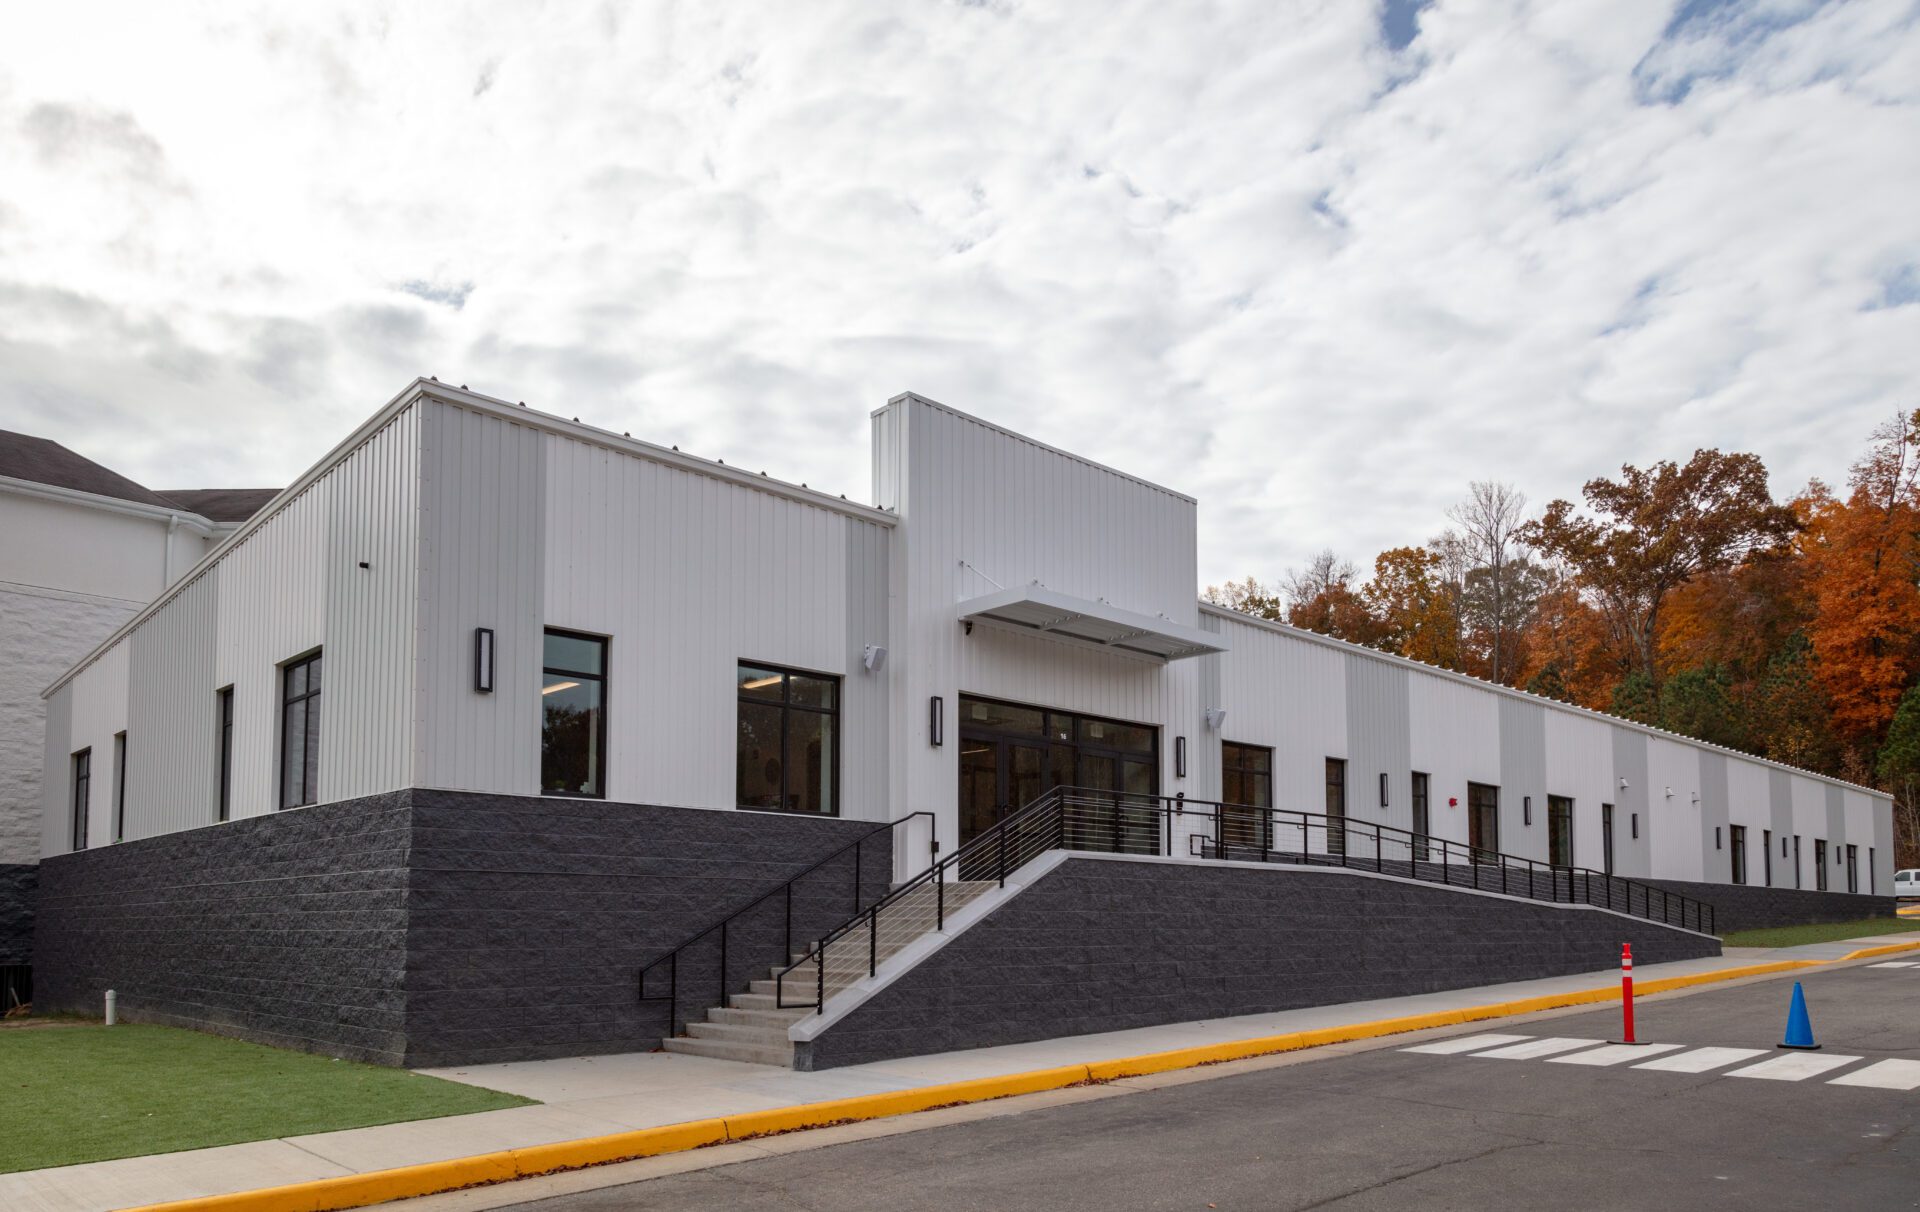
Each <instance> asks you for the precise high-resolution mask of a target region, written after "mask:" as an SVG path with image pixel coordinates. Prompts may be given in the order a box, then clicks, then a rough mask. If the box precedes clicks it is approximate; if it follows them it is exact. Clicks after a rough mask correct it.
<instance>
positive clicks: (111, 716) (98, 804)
mask: <svg viewBox="0 0 1920 1212" xmlns="http://www.w3.org/2000/svg"><path fill="white" fill-rule="evenodd" d="M129 650H130V646H129V645H126V644H116V645H115V646H114V647H113V648H112V649H111V650H109V651H107V652H105V653H103V654H101V657H100V659H99V660H98V661H97V662H95V664H94V667H93V669H90V670H88V673H89V674H92V675H94V676H91V677H89V678H87V679H86V680H84V681H76V682H75V683H74V684H73V685H70V686H67V687H64V688H63V689H62V691H61V693H62V694H64V695H67V696H68V697H67V702H68V704H69V706H70V710H69V714H68V717H67V720H66V725H65V726H66V729H67V733H66V736H65V739H64V741H63V743H64V745H65V746H66V748H65V749H64V750H63V751H62V752H63V753H65V754H69V755H70V754H72V753H73V752H74V751H75V750H77V749H82V748H90V749H92V750H93V756H94V766H93V793H92V795H91V797H90V798H89V802H88V814H89V820H90V825H89V828H88V832H87V836H88V837H89V838H90V839H91V840H92V844H93V845H96V846H99V845H104V844H105V843H106V842H107V840H108V839H109V838H111V837H112V836H113V795H114V778H115V776H114V769H113V735H114V733H116V732H121V731H125V730H126V728H127V657H128V653H129ZM128 740H129V744H131V740H132V738H131V736H129V738H128ZM132 763H133V755H132V753H131V752H129V754H128V769H129V771H131V770H132ZM61 765H62V774H61V786H62V787H63V788H65V787H66V786H67V773H66V763H64V762H63V763H62V764H61ZM132 781H133V780H132V778H131V776H130V777H129V779H128V782H129V783H131V782H132ZM68 807H69V803H68V800H67V798H66V793H65V792H64V791H62V793H61V797H60V805H59V814H58V819H59V821H60V835H61V845H60V846H59V848H58V849H59V851H60V852H64V851H65V850H66V848H67V847H66V838H67V825H66V822H67V821H68V819H69V817H68ZM128 809H129V812H128V817H129V819H128V821H127V836H128V837H139V836H141V835H140V834H139V833H136V832H135V830H134V821H133V819H132V802H131V801H129V803H128Z"/></svg>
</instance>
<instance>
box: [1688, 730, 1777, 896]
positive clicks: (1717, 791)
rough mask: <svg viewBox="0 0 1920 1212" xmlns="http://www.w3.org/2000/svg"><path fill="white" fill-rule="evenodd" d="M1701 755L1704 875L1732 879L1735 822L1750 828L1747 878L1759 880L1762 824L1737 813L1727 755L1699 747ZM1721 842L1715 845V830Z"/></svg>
mask: <svg viewBox="0 0 1920 1212" xmlns="http://www.w3.org/2000/svg"><path fill="white" fill-rule="evenodd" d="M1698 753H1699V759H1700V807H1699V809H1698V811H1697V814H1698V817H1699V825H1700V854H1701V859H1702V862H1701V870H1703V871H1704V872H1705V875H1704V877H1703V878H1705V879H1709V880H1717V881H1721V882H1729V883H1730V882H1732V880H1733V837H1732V835H1731V833H1730V832H1729V830H1731V829H1732V827H1733V826H1734V825H1735V824H1739V825H1742V826H1744V827H1745V828H1746V830H1747V882H1748V883H1750V884H1758V883H1760V864H1759V855H1760V850H1759V847H1760V828H1761V826H1760V825H1759V824H1758V822H1755V821H1749V820H1747V819H1745V817H1744V815H1743V816H1739V817H1736V816H1735V814H1734V812H1733V810H1732V806H1731V803H1730V795H1731V780H1730V779H1729V777H1728V774H1727V756H1726V755H1725V754H1723V753H1714V752H1713V751H1711V750H1707V749H1702V750H1699V751H1698ZM1716 829H1717V830H1719V831H1720V832H1719V839H1720V844H1719V846H1718V847H1717V848H1716V847H1715V846H1714V836H1715V834H1714V831H1715V830H1716Z"/></svg>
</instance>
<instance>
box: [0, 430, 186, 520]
mask: <svg viewBox="0 0 1920 1212" xmlns="http://www.w3.org/2000/svg"><path fill="white" fill-rule="evenodd" d="M0 476H11V477H13V478H14V479H16V480H31V481H32V482H34V483H35V484H50V485H52V486H53V487H55V488H71V489H73V490H74V491H76V492H90V493H93V494H94V495H95V496H101V497H114V498H117V499H119V500H122V501H138V502H139V503H140V504H142V505H155V506H158V507H160V508H161V509H169V508H171V509H178V508H180V506H178V505H175V504H173V503H172V502H170V501H167V500H164V499H162V498H161V496H160V495H159V494H158V493H155V492H150V491H148V490H147V489H145V488H143V487H141V486H140V485H138V484H136V483H134V482H133V481H132V480H129V479H128V478H127V477H125V476H123V475H121V474H120V473H119V472H117V471H112V470H109V469H108V468H105V467H102V466H100V464H98V463H96V462H94V461H93V460H92V459H89V458H86V457H84V456H82V455H77V454H75V453H73V452H72V451H71V450H68V449H67V448H66V447H64V446H62V445H60V443H58V442H55V441H53V440H51V439H49V438H36V437H33V436H32V435H30V434H24V433H14V432H12V431H10V430H5V429H0Z"/></svg>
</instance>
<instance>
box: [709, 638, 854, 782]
mask: <svg viewBox="0 0 1920 1212" xmlns="http://www.w3.org/2000/svg"><path fill="white" fill-rule="evenodd" d="M744 669H757V670H760V671H762V672H764V673H777V674H779V675H780V701H779V702H777V703H775V702H773V701H771V700H769V699H764V698H756V697H754V696H753V695H750V694H746V693H743V692H742V691H741V689H740V685H741V683H740V673H741V671H742V670H744ZM795 677H803V678H813V679H814V680H815V681H821V682H830V683H832V684H833V706H832V707H815V706H812V705H811V704H807V703H796V702H794V701H793V679H794V678H795ZM733 692H734V711H733V754H734V763H733V765H734V769H733V803H734V807H735V808H738V809H740V810H741V811H743V812H778V813H781V814H783V815H785V816H801V817H817V818H820V819H823V820H833V819H837V818H838V817H839V816H840V750H841V741H842V738H843V735H844V732H845V729H844V728H842V727H841V718H842V716H841V706H842V704H844V703H845V702H846V695H847V684H846V679H845V678H843V677H841V676H840V675H839V674H837V673H823V672H821V671H819V670H816V669H801V668H798V667H796V666H792V665H782V664H780V663H779V662H777V661H762V660H756V659H755V658H753V657H741V658H739V659H738V660H736V661H735V662H734V666H733ZM745 707H772V708H776V709H777V710H778V711H779V712H780V793H779V799H780V806H778V807H773V808H769V807H767V806H766V805H764V804H745V803H742V802H741V796H740V712H741V709H742V708H745ZM797 711H799V712H806V713H808V714H810V715H819V716H826V717H828V718H829V719H830V720H832V722H833V723H832V728H833V745H832V750H833V752H832V753H831V755H830V761H829V766H828V779H829V782H830V784H831V788H830V791H831V795H830V798H831V800H832V803H831V804H829V805H828V807H827V810H826V811H825V812H808V811H806V810H805V809H802V808H788V807H786V806H785V805H786V804H787V802H788V799H789V788H790V787H791V785H792V784H791V782H790V779H791V777H792V774H793V763H792V762H790V761H788V760H787V739H788V735H789V732H788V730H789V727H790V725H791V723H792V721H793V713H794V712H797Z"/></svg>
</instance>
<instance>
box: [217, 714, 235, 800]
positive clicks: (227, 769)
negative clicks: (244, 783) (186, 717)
mask: <svg viewBox="0 0 1920 1212" xmlns="http://www.w3.org/2000/svg"><path fill="white" fill-rule="evenodd" d="M214 705H215V708H216V711H215V718H216V719H217V720H218V721H219V723H218V725H217V727H218V728H219V736H218V737H217V738H216V741H215V744H216V750H215V751H216V752H217V753H218V754H219V762H220V768H219V770H218V771H217V772H216V774H217V780H216V781H217V783H218V785H219V796H220V798H219V801H218V802H217V803H216V804H215V809H216V815H215V817H214V819H215V820H221V821H230V820H232V819H233V687H231V686H228V687H226V688H225V689H223V690H219V691H217V692H215V696H214Z"/></svg>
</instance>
